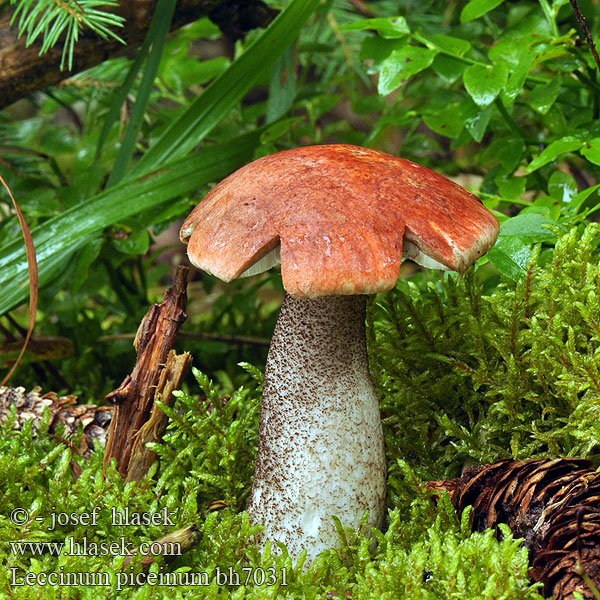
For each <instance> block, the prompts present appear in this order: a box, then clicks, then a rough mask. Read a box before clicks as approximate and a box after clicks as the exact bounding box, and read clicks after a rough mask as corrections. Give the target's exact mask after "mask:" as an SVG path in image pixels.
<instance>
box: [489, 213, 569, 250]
mask: <svg viewBox="0 0 600 600" xmlns="http://www.w3.org/2000/svg"><path fill="white" fill-rule="evenodd" d="M546 225H554V226H557V225H558V223H556V221H553V220H552V219H548V218H547V217H544V215H541V214H539V213H525V214H518V215H517V216H516V217H512V219H508V220H506V221H504V223H502V225H501V226H500V236H499V237H507V236H509V237H510V236H513V237H517V238H519V239H520V240H521V241H523V242H526V243H528V244H534V243H537V242H552V241H554V240H556V234H555V233H554V232H552V231H550V230H549V229H548V228H547V227H546Z"/></svg>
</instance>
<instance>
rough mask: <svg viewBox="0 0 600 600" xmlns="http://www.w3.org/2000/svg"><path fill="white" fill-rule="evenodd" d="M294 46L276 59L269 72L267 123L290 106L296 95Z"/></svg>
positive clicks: (282, 113) (279, 115) (271, 121)
mask: <svg viewBox="0 0 600 600" xmlns="http://www.w3.org/2000/svg"><path fill="white" fill-rule="evenodd" d="M295 57H296V46H295V44H292V45H291V46H290V47H289V48H288V49H287V50H286V51H285V52H284V53H283V54H282V55H281V56H280V57H279V58H278V59H277V62H276V63H275V66H274V67H273V71H272V73H271V83H270V84H269V101H268V102H267V116H266V119H267V123H273V122H274V121H277V119H279V117H282V116H283V115H284V114H285V113H286V112H287V111H288V110H289V109H290V108H291V106H292V104H293V102H294V98H295V97H296V69H295V66H294V61H295V60H296V58H295Z"/></svg>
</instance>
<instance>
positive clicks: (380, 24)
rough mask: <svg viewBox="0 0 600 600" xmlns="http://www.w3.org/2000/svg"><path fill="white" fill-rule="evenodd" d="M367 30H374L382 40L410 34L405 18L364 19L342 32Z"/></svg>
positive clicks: (343, 29)
mask: <svg viewBox="0 0 600 600" xmlns="http://www.w3.org/2000/svg"><path fill="white" fill-rule="evenodd" d="M365 29H374V30H375V31H376V32H377V33H378V34H379V35H380V36H381V37H382V38H386V39H396V38H401V37H404V36H405V35H407V34H408V33H410V27H409V26H408V23H407V22H406V19H405V18H404V17H388V18H387V19H384V18H377V19H363V20H362V21H355V22H354V23H347V24H346V25H342V26H341V27H340V30H341V31H363V30H365Z"/></svg>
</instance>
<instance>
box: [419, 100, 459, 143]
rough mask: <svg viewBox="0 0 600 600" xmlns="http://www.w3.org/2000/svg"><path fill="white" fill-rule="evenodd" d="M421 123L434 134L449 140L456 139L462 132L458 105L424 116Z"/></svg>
mask: <svg viewBox="0 0 600 600" xmlns="http://www.w3.org/2000/svg"><path fill="white" fill-rule="evenodd" d="M423 121H425V123H426V125H427V126H428V127H429V128H430V129H432V130H433V131H435V132H436V133H439V134H441V135H445V136H446V137H449V138H456V137H458V136H459V135H460V132H461V131H462V130H463V120H462V118H461V114H460V109H459V106H458V104H451V105H450V106H448V107H447V108H443V109H442V110H438V111H437V112H435V113H432V114H430V115H425V116H424V117H423Z"/></svg>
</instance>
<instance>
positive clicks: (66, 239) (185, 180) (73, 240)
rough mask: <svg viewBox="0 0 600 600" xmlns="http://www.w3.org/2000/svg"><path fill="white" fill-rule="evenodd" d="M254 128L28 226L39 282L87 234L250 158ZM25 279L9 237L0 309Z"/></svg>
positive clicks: (21, 290)
mask: <svg viewBox="0 0 600 600" xmlns="http://www.w3.org/2000/svg"><path fill="white" fill-rule="evenodd" d="M260 133H261V130H258V131H256V132H252V133H250V134H245V135H243V136H241V137H238V138H235V139H233V140H229V141H227V142H224V143H221V144H215V145H212V146H207V147H205V148H203V149H201V150H198V151H196V152H194V153H193V154H192V155H190V156H187V157H185V158H183V159H179V160H175V161H172V162H170V163H169V164H167V165H164V166H163V167H162V168H161V169H159V170H157V171H155V172H153V173H151V174H149V175H145V176H143V177H138V178H135V179H134V178H128V179H127V180H126V181H123V182H121V183H119V184H118V185H116V186H114V187H112V188H109V189H107V190H105V191H103V192H102V193H100V194H97V195H96V196H93V197H92V198H86V199H85V200H84V201H83V202H80V203H79V204H77V205H76V206H74V207H72V208H71V209H69V210H68V211H66V212H65V213H63V214H62V215H60V216H58V217H54V218H52V219H49V220H48V221H46V222H44V223H43V224H42V225H40V226H39V227H37V228H36V229H35V230H34V231H32V236H33V240H34V243H35V247H36V251H37V259H38V266H39V274H40V275H39V278H40V284H41V285H43V284H44V283H47V282H48V281H49V280H50V279H51V278H52V277H53V275H54V274H55V273H56V272H57V269H59V268H60V265H61V264H63V265H64V264H66V262H67V261H68V260H69V256H70V255H71V254H72V253H73V251H74V250H76V249H78V248H81V247H83V246H84V245H85V243H86V241H87V240H88V239H89V238H90V237H91V236H92V235H93V234H97V233H98V232H101V231H103V230H104V229H105V228H106V227H108V226H110V225H112V224H114V223H118V222H120V221H122V220H123V219H125V218H127V217H130V216H131V215H135V214H137V213H140V212H142V211H144V210H147V209H149V208H152V207H154V206H156V205H158V204H161V203H163V202H165V201H167V200H169V199H171V198H175V197H177V196H180V195H182V194H187V193H189V192H191V191H193V190H194V189H197V188H199V187H201V186H203V185H206V184H207V183H208V182H210V181H216V180H219V179H222V178H223V177H225V176H226V175H228V174H229V173H231V172H232V171H234V170H235V169H237V168H238V167H240V166H241V165H242V164H244V163H246V162H248V161H249V160H251V159H252V157H253V153H254V148H255V147H256V145H257V144H258V141H259V137H260ZM27 283H28V276H27V254H26V251H25V248H24V246H23V244H22V243H21V242H19V241H15V242H12V243H10V244H8V245H7V246H6V247H4V248H0V289H2V295H1V296H0V315H1V314H3V313H5V312H6V311H8V310H10V309H11V308H13V307H14V306H16V305H18V304H20V303H21V302H23V301H24V300H25V299H26V298H27V295H28V294H29V289H28V285H27Z"/></svg>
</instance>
